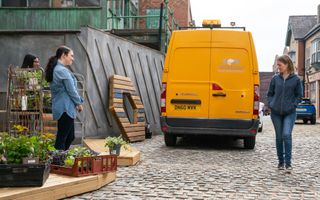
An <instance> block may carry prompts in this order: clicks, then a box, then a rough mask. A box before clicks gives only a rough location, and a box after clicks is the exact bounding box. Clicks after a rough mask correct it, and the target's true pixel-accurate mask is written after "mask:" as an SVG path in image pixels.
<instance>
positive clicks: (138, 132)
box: [127, 130, 145, 140]
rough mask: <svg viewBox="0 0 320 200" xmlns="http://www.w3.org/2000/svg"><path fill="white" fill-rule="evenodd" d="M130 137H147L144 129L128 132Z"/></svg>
mask: <svg viewBox="0 0 320 200" xmlns="http://www.w3.org/2000/svg"><path fill="white" fill-rule="evenodd" d="M127 135H128V137H129V139H130V140H131V139H132V138H134V137H138V136H143V137H145V132H144V130H143V131H136V132H127Z"/></svg>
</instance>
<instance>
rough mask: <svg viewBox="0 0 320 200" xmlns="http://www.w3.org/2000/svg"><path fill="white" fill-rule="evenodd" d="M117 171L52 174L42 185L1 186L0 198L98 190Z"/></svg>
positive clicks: (45, 198) (49, 199)
mask: <svg viewBox="0 0 320 200" xmlns="http://www.w3.org/2000/svg"><path fill="white" fill-rule="evenodd" d="M115 179H116V172H110V173H106V174H99V175H93V176H84V177H70V176H63V175H59V174H50V176H49V178H48V180H47V181H46V183H45V184H44V185H43V186H42V187H27V188H0V200H9V199H16V200H36V199H41V200H55V199H63V198H66V197H71V196H74V195H79V194H82V193H86V192H90V191H94V190H98V189H100V188H101V187H103V186H105V185H108V184H109V183H111V182H113V181H115Z"/></svg>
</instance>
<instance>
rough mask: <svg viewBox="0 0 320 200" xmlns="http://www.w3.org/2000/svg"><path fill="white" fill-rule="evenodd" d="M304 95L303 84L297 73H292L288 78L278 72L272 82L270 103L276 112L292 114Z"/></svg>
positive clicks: (269, 93) (272, 109)
mask: <svg viewBox="0 0 320 200" xmlns="http://www.w3.org/2000/svg"><path fill="white" fill-rule="evenodd" d="M302 95H303V94H302V84H301V81H300V79H299V77H298V76H297V75H296V74H290V75H289V76H288V78H287V79H284V78H283V76H282V75H280V74H276V75H274V76H273V77H272V79H271V82H270V86H269V91H268V104H269V107H270V108H271V111H272V112H274V113H275V114H278V115H287V114H291V113H293V112H294V111H295V110H296V107H297V106H298V104H299V103H300V101H301V100H302Z"/></svg>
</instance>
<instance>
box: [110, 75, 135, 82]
mask: <svg viewBox="0 0 320 200" xmlns="http://www.w3.org/2000/svg"><path fill="white" fill-rule="evenodd" d="M111 80H122V81H129V82H131V79H130V78H128V77H125V76H119V75H113V76H112V77H111Z"/></svg>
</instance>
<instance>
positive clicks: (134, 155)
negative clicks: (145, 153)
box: [83, 138, 140, 166]
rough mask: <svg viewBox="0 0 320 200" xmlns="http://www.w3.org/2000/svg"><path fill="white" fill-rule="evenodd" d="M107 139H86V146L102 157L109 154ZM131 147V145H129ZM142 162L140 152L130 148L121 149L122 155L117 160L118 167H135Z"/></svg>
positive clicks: (84, 142) (84, 141)
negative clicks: (106, 145)
mask: <svg viewBox="0 0 320 200" xmlns="http://www.w3.org/2000/svg"><path fill="white" fill-rule="evenodd" d="M104 143H105V139H89V138H87V139H84V140H83V144H84V146H86V147H88V148H89V149H91V150H93V151H95V152H98V153H100V155H105V154H109V153H107V152H109V149H108V148H107V147H105V146H104ZM128 146H129V145H128ZM139 161H140V151H139V150H138V149H136V148H133V147H130V146H129V149H125V148H124V147H121V151H120V155H119V156H118V158H117V163H118V166H133V165H135V164H137V163H138V162H139Z"/></svg>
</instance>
